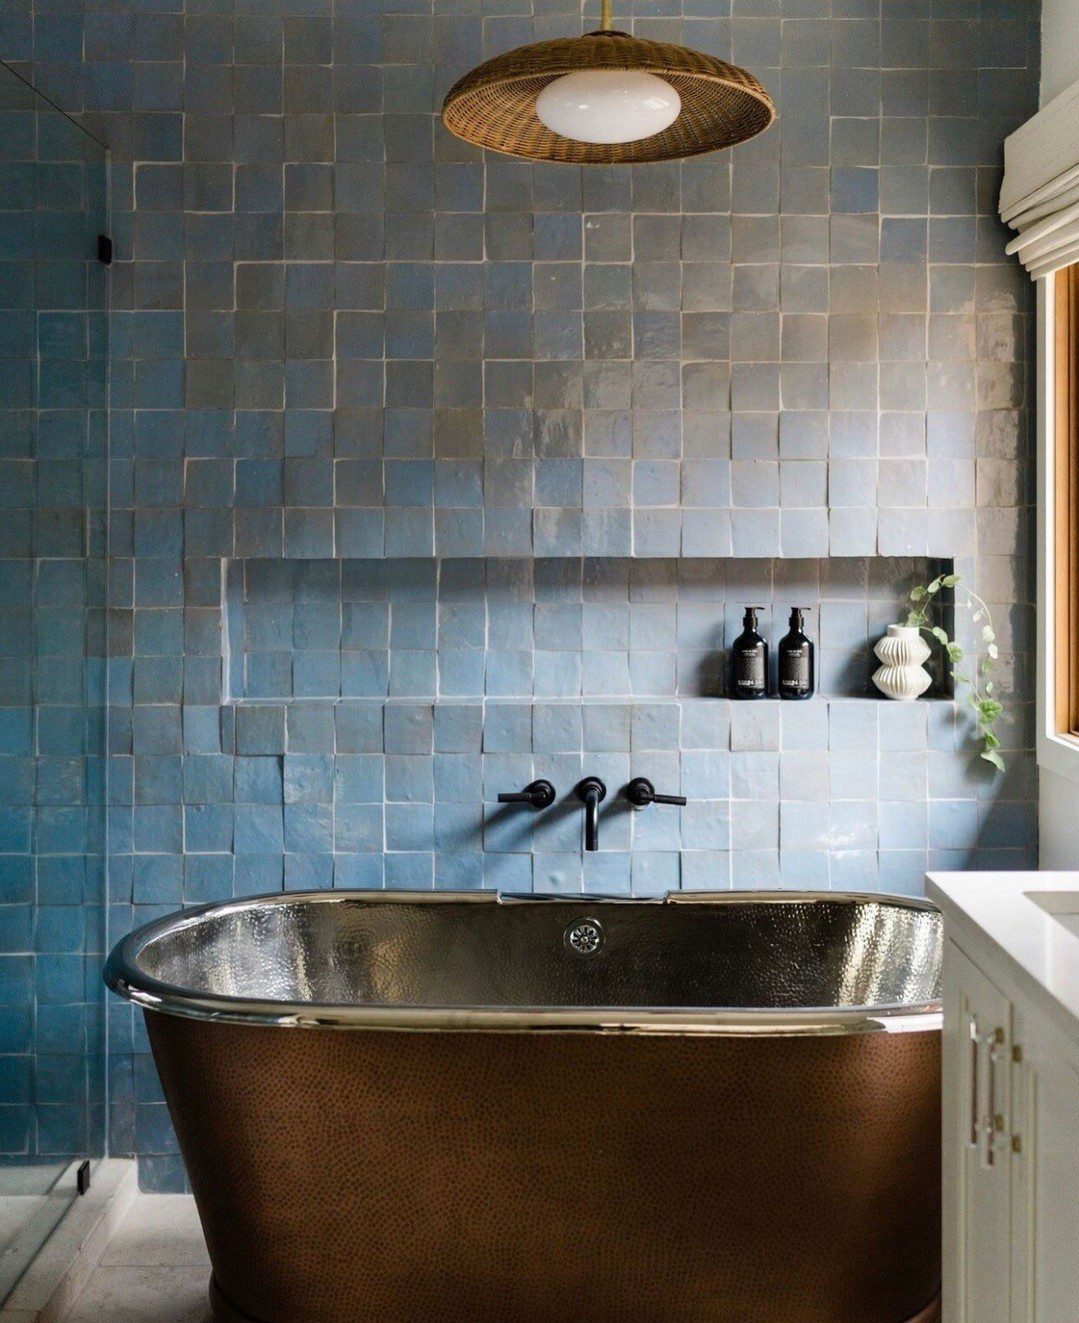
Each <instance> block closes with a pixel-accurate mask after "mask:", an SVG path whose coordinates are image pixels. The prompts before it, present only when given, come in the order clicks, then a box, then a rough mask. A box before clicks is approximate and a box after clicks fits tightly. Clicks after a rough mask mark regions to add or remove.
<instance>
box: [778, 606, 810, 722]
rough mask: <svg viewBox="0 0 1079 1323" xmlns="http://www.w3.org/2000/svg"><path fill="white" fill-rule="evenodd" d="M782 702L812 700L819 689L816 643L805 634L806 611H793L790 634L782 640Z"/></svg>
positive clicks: (779, 650) (780, 661) (798, 608)
mask: <svg viewBox="0 0 1079 1323" xmlns="http://www.w3.org/2000/svg"><path fill="white" fill-rule="evenodd" d="M778 652H779V696H780V698H793V699H800V698H812V697H813V693H814V690H815V689H816V685H815V683H814V680H815V677H814V674H813V671H814V667H813V640H812V639H811V638H810V637H809V635H808V634H807V633H806V632H805V619H804V616H803V614H802V608H801V607H800V606H795V607H792V608H791V620H790V631H789V632H788V633H787V634H785V635H784V636H783V638H781V639H780V640H779V645H778Z"/></svg>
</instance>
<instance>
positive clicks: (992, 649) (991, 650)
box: [986, 643, 1000, 661]
mask: <svg viewBox="0 0 1079 1323" xmlns="http://www.w3.org/2000/svg"><path fill="white" fill-rule="evenodd" d="M986 652H987V653H988V654H989V656H990V657H991V658H992V659H993V661H996V659H997V658H998V657H999V656H1000V649H999V648H998V647H997V645H996V644H995V643H990V645H989V647H988V648H986Z"/></svg>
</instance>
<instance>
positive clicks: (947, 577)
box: [937, 574, 959, 588]
mask: <svg viewBox="0 0 1079 1323" xmlns="http://www.w3.org/2000/svg"><path fill="white" fill-rule="evenodd" d="M937 582H938V583H939V584H940V585H941V586H942V587H944V588H954V587H955V586H956V584H958V583H959V575H958V574H942V575H941V576H940V578H939V579H938V580H937Z"/></svg>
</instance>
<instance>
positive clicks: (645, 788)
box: [626, 776, 686, 809]
mask: <svg viewBox="0 0 1079 1323" xmlns="http://www.w3.org/2000/svg"><path fill="white" fill-rule="evenodd" d="M626 798H627V799H628V800H629V802H630V803H631V804H632V805H633V807H634V808H639V809H642V808H647V807H648V805H649V804H679V805H684V804H685V802H686V797H685V795H657V794H656V788H655V786H654V785H653V784H652V782H651V781H649V779H648V777H647V776H635V777H634V778H633V780H632V781H631V782H630V783H629V785H628V786H626Z"/></svg>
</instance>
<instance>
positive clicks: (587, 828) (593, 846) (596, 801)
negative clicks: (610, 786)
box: [577, 776, 607, 850]
mask: <svg viewBox="0 0 1079 1323" xmlns="http://www.w3.org/2000/svg"><path fill="white" fill-rule="evenodd" d="M606 797H607V787H606V786H605V785H604V784H603V782H602V781H601V780H600V779H599V777H598V776H586V777H585V779H584V780H583V781H581V782H580V783H579V784H578V786H577V798H578V799H579V800H580V801H581V803H582V804H583V805H584V848H585V849H586V850H598V849H599V806H600V804H601V803H602V802H603V800H604V799H606Z"/></svg>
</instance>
